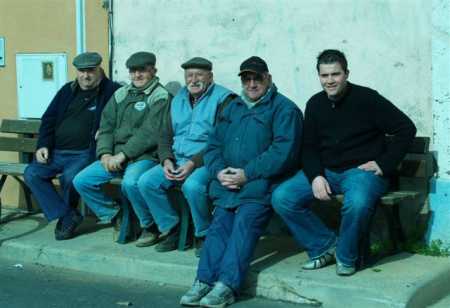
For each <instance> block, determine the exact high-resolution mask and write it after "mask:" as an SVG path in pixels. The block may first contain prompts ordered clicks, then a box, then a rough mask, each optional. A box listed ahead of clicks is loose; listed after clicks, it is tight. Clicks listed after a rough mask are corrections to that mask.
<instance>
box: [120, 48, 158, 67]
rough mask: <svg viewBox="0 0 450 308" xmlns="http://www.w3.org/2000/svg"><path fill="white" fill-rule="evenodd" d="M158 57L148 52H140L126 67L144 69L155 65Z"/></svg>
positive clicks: (132, 57)
mask: <svg viewBox="0 0 450 308" xmlns="http://www.w3.org/2000/svg"><path fill="white" fill-rule="evenodd" d="M155 63H156V56H155V54H154V53H151V52H147V51H139V52H136V53H134V54H132V55H131V56H130V57H129V58H128V60H127V62H125V65H126V66H127V68H136V67H144V66H146V65H155Z"/></svg>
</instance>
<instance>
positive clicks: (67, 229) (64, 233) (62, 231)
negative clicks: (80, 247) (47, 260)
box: [55, 210, 83, 241]
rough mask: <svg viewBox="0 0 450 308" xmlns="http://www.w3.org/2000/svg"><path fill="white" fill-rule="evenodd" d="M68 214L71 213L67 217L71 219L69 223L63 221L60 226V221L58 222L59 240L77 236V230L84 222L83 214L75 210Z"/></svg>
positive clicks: (57, 237)
mask: <svg viewBox="0 0 450 308" xmlns="http://www.w3.org/2000/svg"><path fill="white" fill-rule="evenodd" d="M67 215H69V217H66V218H68V219H69V222H68V224H67V225H64V224H63V223H62V222H61V223H60V225H59V226H58V223H57V224H56V226H57V228H56V229H55V239H56V240H57V241H63V240H68V239H71V238H73V237H74V236H75V230H76V229H77V228H78V226H79V225H81V223H82V222H83V216H81V214H79V213H78V212H77V211H75V210H73V211H70V212H69V213H68V214H67ZM61 221H62V220H61Z"/></svg>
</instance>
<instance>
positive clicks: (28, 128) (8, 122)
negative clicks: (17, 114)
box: [0, 119, 41, 134]
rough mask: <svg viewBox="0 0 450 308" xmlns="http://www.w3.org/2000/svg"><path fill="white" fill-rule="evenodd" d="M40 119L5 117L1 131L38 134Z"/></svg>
mask: <svg viewBox="0 0 450 308" xmlns="http://www.w3.org/2000/svg"><path fill="white" fill-rule="evenodd" d="M40 125H41V121H40V120H20V119H3V120H2V125H1V127H0V131H1V132H3V133H14V134H37V133H38V132H39V127H40Z"/></svg>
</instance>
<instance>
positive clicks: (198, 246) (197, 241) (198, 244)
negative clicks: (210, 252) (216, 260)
mask: <svg viewBox="0 0 450 308" xmlns="http://www.w3.org/2000/svg"><path fill="white" fill-rule="evenodd" d="M204 242H205V237H204V236H202V237H196V238H194V253H195V256H196V257H197V258H200V255H201V254H202V247H203V243H204Z"/></svg>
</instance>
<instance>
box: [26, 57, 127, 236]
mask: <svg viewBox="0 0 450 308" xmlns="http://www.w3.org/2000/svg"><path fill="white" fill-rule="evenodd" d="M101 62H102V57H101V56H100V55H99V54H98V53H96V52H85V53H82V54H79V55H78V56H76V57H75V58H74V59H73V65H74V66H75V68H76V74H77V76H76V79H75V80H74V81H72V82H69V83H67V84H65V85H64V86H63V87H62V88H61V89H60V90H59V91H58V93H57V94H56V96H55V97H54V98H53V100H52V101H51V103H50V105H49V106H48V108H47V110H46V111H45V113H44V114H43V116H42V119H41V127H40V129H39V139H38V144H37V150H36V159H35V160H34V161H33V162H32V163H31V164H30V165H29V166H28V168H27V169H26V170H25V174H24V178H25V182H26V183H27V185H28V187H29V188H30V189H31V191H32V192H33V195H34V197H35V198H36V200H37V202H38V204H39V206H40V207H41V209H42V211H43V212H44V215H45V217H46V218H47V220H48V221H52V220H54V219H57V218H58V223H57V224H56V229H55V238H56V239H57V240H65V239H68V238H71V237H72V236H73V231H74V230H75V228H76V227H77V226H78V225H79V224H80V223H81V220H82V218H81V215H80V214H79V213H78V212H77V210H76V209H75V207H76V205H77V203H78V197H79V196H78V194H77V192H76V191H75V189H74V187H73V184H72V180H73V178H74V177H75V175H76V174H77V173H78V172H79V171H80V170H81V169H83V168H84V167H85V166H87V165H88V164H89V163H90V162H91V161H92V160H93V159H94V157H95V155H94V153H95V144H96V142H95V135H96V132H97V130H98V127H99V123H100V115H101V113H102V110H103V107H104V106H105V105H106V102H107V101H108V100H109V98H110V97H111V96H112V94H113V93H114V91H115V90H116V89H118V88H119V87H120V85H119V84H117V83H115V82H112V81H111V80H109V79H108V78H107V77H106V76H105V74H104V71H103V69H102V68H101V67H100V64H101ZM57 174H61V176H60V177H59V180H60V183H61V188H62V194H61V195H60V194H58V193H57V192H56V190H55V188H54V186H53V184H52V179H53V178H54V177H55V176H56V175H57Z"/></svg>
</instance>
